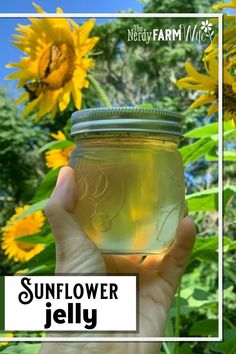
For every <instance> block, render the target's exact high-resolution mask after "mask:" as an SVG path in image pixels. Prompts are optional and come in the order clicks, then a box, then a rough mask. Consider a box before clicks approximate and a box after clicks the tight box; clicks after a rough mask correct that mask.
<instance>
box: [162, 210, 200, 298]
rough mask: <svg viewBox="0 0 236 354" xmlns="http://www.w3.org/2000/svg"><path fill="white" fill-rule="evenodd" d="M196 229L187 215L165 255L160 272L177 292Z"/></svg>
mask: <svg viewBox="0 0 236 354" xmlns="http://www.w3.org/2000/svg"><path fill="white" fill-rule="evenodd" d="M195 238H196V230H195V226H194V223H193V221H192V219H191V218H189V217H185V218H184V219H183V220H182V221H181V223H180V224H179V226H178V228H177V231H176V237H175V240H174V242H173V244H172V246H171V247H170V249H169V251H168V252H167V253H166V254H165V256H164V257H163V259H162V261H161V263H160V267H159V271H158V274H159V276H160V277H161V278H162V279H163V280H165V281H166V282H167V283H168V284H169V285H170V286H171V287H172V289H173V291H174V292H175V291H176V289H177V287H178V284H179V281H180V278H181V276H182V274H183V272H184V269H185V267H186V265H187V262H188V259H189V257H190V255H191V252H192V249H193V246H194V242H195Z"/></svg>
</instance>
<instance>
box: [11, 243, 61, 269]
mask: <svg viewBox="0 0 236 354" xmlns="http://www.w3.org/2000/svg"><path fill="white" fill-rule="evenodd" d="M55 257H56V253H55V244H54V243H50V244H49V245H48V246H47V247H46V248H45V249H44V250H43V251H42V252H40V253H39V254H36V256H34V257H33V258H31V259H30V260H29V261H28V262H25V263H21V264H19V265H18V266H17V267H16V271H19V270H21V269H26V268H29V269H31V270H32V269H33V268H36V267H39V266H42V264H43V265H51V264H52V263H53V262H54V261H55Z"/></svg>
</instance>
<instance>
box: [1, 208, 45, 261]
mask: <svg viewBox="0 0 236 354" xmlns="http://www.w3.org/2000/svg"><path fill="white" fill-rule="evenodd" d="M28 208H29V205H25V206H23V207H17V208H16V209H15V214H14V215H13V216H12V217H11V218H10V219H9V220H8V221H7V224H6V226H4V227H2V232H3V235H2V246H1V248H2V249H3V250H4V253H5V254H6V255H7V256H8V258H10V259H13V260H14V261H15V262H27V261H28V260H29V259H30V258H32V257H33V256H35V255H36V254H38V253H39V252H41V251H42V250H43V249H44V246H43V245H42V244H31V243H30V242H23V241H20V240H19V241H18V240H17V238H18V237H23V236H30V235H34V234H37V233H39V232H40V229H41V227H42V226H43V224H44V222H45V217H44V215H43V213H42V212H41V211H36V212H34V213H31V214H29V215H26V216H25V217H22V218H18V217H19V216H20V215H21V214H22V213H23V212H24V211H25V210H27V209H28Z"/></svg>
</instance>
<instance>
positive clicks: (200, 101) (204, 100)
mask: <svg viewBox="0 0 236 354" xmlns="http://www.w3.org/2000/svg"><path fill="white" fill-rule="evenodd" d="M215 99H216V96H214V95H202V96H200V97H199V98H198V99H197V100H196V101H195V102H193V103H192V104H191V106H190V108H197V107H200V106H202V105H204V104H207V103H210V102H212V101H214V100H215Z"/></svg>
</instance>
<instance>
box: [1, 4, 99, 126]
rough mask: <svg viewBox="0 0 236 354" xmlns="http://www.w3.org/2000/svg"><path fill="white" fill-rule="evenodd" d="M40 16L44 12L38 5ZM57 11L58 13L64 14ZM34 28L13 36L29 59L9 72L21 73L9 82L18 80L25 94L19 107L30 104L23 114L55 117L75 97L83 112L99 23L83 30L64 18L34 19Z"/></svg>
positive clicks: (19, 29)
mask: <svg viewBox="0 0 236 354" xmlns="http://www.w3.org/2000/svg"><path fill="white" fill-rule="evenodd" d="M34 7H35V9H36V10H37V12H39V13H43V12H44V11H43V10H42V9H41V8H40V7H39V6H38V5H36V4H34ZM62 12H63V11H62V10H61V9H60V8H57V13H62ZM30 21H31V24H30V25H26V26H24V25H18V27H17V29H16V30H17V32H18V33H19V34H16V35H13V37H14V38H15V39H16V41H13V44H14V45H15V46H16V47H17V48H19V49H20V50H21V51H23V52H24V53H25V54H26V55H27V56H25V57H23V58H21V60H20V61H19V62H18V63H9V64H8V65H7V67H8V68H17V69H18V71H16V72H14V73H13V74H11V75H9V76H7V79H18V80H19V82H18V87H19V88H20V87H23V88H24V89H25V92H24V93H23V94H22V95H21V97H20V98H19V99H18V101H17V102H18V103H22V102H24V101H29V102H28V103H27V105H26V107H25V109H24V111H23V114H24V115H27V114H28V113H29V112H31V111H32V110H33V109H34V108H39V110H38V113H37V117H36V120H39V119H40V118H41V117H42V116H44V115H45V114H46V113H48V112H50V113H51V116H52V117H55V115H56V113H57V111H58V109H59V110H60V111H64V110H65V108H66V107H67V106H68V104H69V102H70V99H71V95H72V97H73V101H74V104H75V107H76V108H77V109H80V108H81V101H82V93H81V90H82V89H83V88H86V87H88V85H89V82H88V80H87V79H86V76H87V71H88V70H89V69H92V68H93V67H94V61H93V60H92V59H91V58H88V57H87V54H88V53H89V52H90V51H91V50H92V49H93V47H94V46H95V45H96V43H97V42H98V39H99V38H98V37H89V34H90V32H91V31H92V29H93V27H94V24H95V20H93V19H90V20H88V21H87V22H85V23H84V24H83V25H82V26H79V25H78V24H77V23H75V22H74V21H72V20H67V19H64V18H39V19H37V18H33V19H30Z"/></svg>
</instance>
